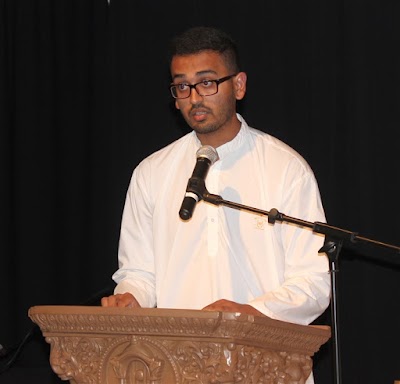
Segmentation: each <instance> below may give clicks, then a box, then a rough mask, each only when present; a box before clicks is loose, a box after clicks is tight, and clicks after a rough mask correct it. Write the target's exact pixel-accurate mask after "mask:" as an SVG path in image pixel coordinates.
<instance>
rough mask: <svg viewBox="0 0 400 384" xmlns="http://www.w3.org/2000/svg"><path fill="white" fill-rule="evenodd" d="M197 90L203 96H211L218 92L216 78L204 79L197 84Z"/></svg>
mask: <svg viewBox="0 0 400 384" xmlns="http://www.w3.org/2000/svg"><path fill="white" fill-rule="evenodd" d="M196 91H197V93H198V94H199V95H201V96H211V95H214V94H216V93H217V92H218V84H217V82H216V81H215V80H204V81H202V82H201V83H198V84H197V85H196Z"/></svg>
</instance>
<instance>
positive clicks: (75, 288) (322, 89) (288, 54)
mask: <svg viewBox="0 0 400 384" xmlns="http://www.w3.org/2000/svg"><path fill="white" fill-rule="evenodd" d="M399 16H400V2H398V1H396V0H393V1H385V0H380V1H377V0H375V1H372V0H341V1H339V0H336V1H326V0H325V1H324V0H321V1H299V0H296V1H295V0H293V1H289V0H286V1H285V0H273V1H271V0H260V1H236V0H229V1H227V0H213V1H211V0H203V1H194V0H186V1H181V0H179V1H178V0H174V1H173V0H171V1H170V0H168V1H151V0H150V1H140V0H135V1H128V0H111V4H110V5H109V4H108V2H107V1H105V0H101V1H100V0H97V1H96V0H92V1H88V0H57V1H51V0H0V177H1V179H0V290H1V292H2V308H3V310H2V311H1V316H0V321H1V324H0V344H1V345H2V346H3V347H4V348H11V349H12V348H13V347H15V346H17V345H18V343H19V342H20V341H21V340H22V339H23V338H24V336H25V335H27V334H28V333H29V332H30V330H31V329H32V325H33V323H32V322H31V321H30V319H29V318H28V309H29V308H30V307H31V306H34V305H48V304H57V305H75V304H89V305H98V304H99V298H100V297H101V296H102V295H103V294H106V293H108V292H111V290H112V288H113V283H112V281H111V275H112V273H113V272H114V271H115V269H116V268H117V246H118V237H119V225H120V219H121V213H122V207H123V202H124V199H125V193H126V188H127V186H128V182H129V179H130V176H131V172H132V170H133V168H134V167H135V166H136V165H137V163H138V162H139V161H140V160H141V159H142V158H143V157H145V156H146V155H148V154H150V153H151V152H153V151H155V150H156V149H159V148H161V147H162V146H164V145H166V144H168V143H169V142H171V141H172V140H174V139H176V138H178V137H180V136H181V135H182V134H183V133H185V132H187V128H186V127H185V125H184V123H183V121H182V119H181V118H180V116H179V113H178V112H177V111H175V110H174V108H173V103H172V101H171V99H170V96H169V93H168V87H167V86H168V84H169V73H168V65H167V60H166V52H167V43H168V40H169V39H170V37H172V36H173V35H174V34H176V33H177V32H180V31H182V30H184V29H186V28H187V27H189V26H193V25H201V24H203V25H212V26H217V27H221V28H223V29H225V30H226V31H227V32H229V33H230V34H231V35H232V36H233V37H234V38H235V39H236V40H237V42H238V45H239V49H240V52H241V59H242V69H243V70H244V71H246V72H247V74H248V90H247V94H246V97H245V99H244V100H243V101H241V102H240V104H239V111H240V113H242V114H243V116H244V117H245V119H246V120H247V122H248V123H249V124H250V125H251V126H254V127H256V128H258V129H260V130H263V131H266V132H269V133H271V134H273V135H275V136H277V137H279V138H280V139H282V140H284V141H285V142H287V143H288V144H289V145H291V146H292V147H294V148H295V149H296V150H297V151H299V152H300V153H301V154H302V155H303V156H304V157H305V158H306V160H307V161H308V162H309V163H310V165H311V167H312V168H313V169H314V171H315V174H316V177H317V179H318V182H319V185H320V189H321V194H322V198H323V203H324V207H325V211H326V216H327V219H328V222H329V223H330V224H331V225H334V226H337V227H339V228H344V229H347V230H350V231H354V232H357V233H359V235H361V236H363V237H366V238H368V239H373V240H378V241H381V242H384V243H387V244H392V245H395V246H398V245H400V238H399V225H398V217H399V216H400V207H399V203H398V197H399V192H400V187H399V182H398V176H399V172H398V166H399V151H398V139H399V132H398V130H399V127H400V124H399V123H400V119H399V111H400V81H399V77H400V76H399V73H400V72H399V67H400V60H399V59H400V54H399V47H400V41H399V40H400V31H399V28H400V27H399V25H400V24H399V22H398V20H399ZM249 203H250V204H251V202H249ZM271 208H273V207H271ZM283 213H284V212H283ZM278 225H279V224H278ZM399 258H400V255H399V252H398V251H397V252H395V251H393V250H388V249H386V248H384V247H380V246H376V245H370V244H365V243H364V242H359V243H357V244H353V245H351V244H350V245H349V244H345V246H344V248H343V249H342V251H341V253H340V259H339V273H338V286H339V296H338V298H339V310H340V311H339V320H340V321H339V329H340V345H341V355H342V359H341V361H342V378H343V383H344V384H357V383H360V384H361V383H362V384H377V383H379V384H393V381H394V380H395V379H400V352H399V345H400V331H399V326H398V324H399V318H398V312H399V305H400V304H399V303H400V259H399ZM320 321H321V323H329V322H330V317H329V316H328V315H327V314H325V315H324V316H323V317H322V318H321V319H320ZM330 348H331V343H328V344H326V345H325V346H323V348H322V349H321V351H320V352H319V353H318V354H317V355H316V357H315V363H314V364H315V370H316V379H317V380H319V381H317V384H318V383H320V384H329V383H330V382H331V380H332V375H333V374H332V364H331V359H332V357H331V349H330ZM3 351H4V350H3ZM48 353H49V349H48V345H47V344H46V343H45V342H44V340H43V338H42V336H41V334H40V332H37V330H35V331H33V332H32V336H31V337H30V339H29V341H28V342H27V343H26V345H25V346H24V348H23V349H22V352H21V354H20V355H18V358H17V359H16V361H15V363H14V364H12V365H11V367H10V368H9V369H8V370H6V372H5V373H3V374H0V383H4V384H5V383H14V384H15V383H40V384H46V383H56V382H59V381H60V380H59V379H58V378H57V376H56V375H55V374H53V373H52V372H51V370H50V368H49V362H48ZM1 361H2V362H4V359H3V360H1Z"/></svg>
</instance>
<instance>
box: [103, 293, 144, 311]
mask: <svg viewBox="0 0 400 384" xmlns="http://www.w3.org/2000/svg"><path fill="white" fill-rule="evenodd" d="M101 306H102V307H130V308H140V304H139V303H138V302H137V300H136V299H135V297H134V296H133V295H132V294H131V293H129V292H125V293H122V294H120V293H117V294H116V295H111V296H106V297H103V298H102V299H101Z"/></svg>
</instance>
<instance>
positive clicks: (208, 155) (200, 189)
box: [179, 145, 219, 220]
mask: <svg viewBox="0 0 400 384" xmlns="http://www.w3.org/2000/svg"><path fill="white" fill-rule="evenodd" d="M196 157H197V162H196V165H195V167H194V170H193V173H192V177H191V178H190V179H189V181H188V184H187V187H186V193H185V197H184V198H183V202H182V205H181V209H180V210H179V217H180V218H181V219H182V220H189V219H190V218H191V217H192V215H193V211H194V208H195V207H196V204H197V203H198V202H199V201H200V200H201V199H202V198H203V193H204V192H205V191H206V186H205V179H206V176H207V173H208V170H209V169H210V167H211V165H213V164H214V163H215V162H216V161H217V160H218V159H219V157H218V153H217V151H216V149H215V148H214V147H212V146H211V145H203V146H202V147H200V148H199V149H198V150H197V152H196Z"/></svg>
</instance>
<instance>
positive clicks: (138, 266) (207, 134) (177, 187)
mask: <svg viewBox="0 0 400 384" xmlns="http://www.w3.org/2000/svg"><path fill="white" fill-rule="evenodd" d="M170 71H171V76H172V83H171V87H170V89H171V93H172V96H173V97H174V98H175V106H176V108H177V109H179V110H180V112H181V113H182V115H183V117H184V119H185V120H186V122H187V124H188V125H189V126H190V127H191V128H192V130H193V131H192V132H190V133H189V134H187V135H185V136H183V137H181V138H180V139H178V140H176V141H175V142H173V143H171V144H170V145H168V146H166V147H165V148H163V149H161V150H159V151H157V152H155V153H153V154H152V155H150V156H149V157H147V158H146V159H144V160H143V161H142V162H141V163H140V164H139V165H138V166H137V167H136V169H135V170H134V172H133V175H132V179H131V183H130V186H129V190H128V193H127V196H126V202H125V208H124V213H123V218H122V224H121V235H120V245H119V256H118V257H119V269H118V270H117V271H116V272H115V274H114V275H113V279H114V280H115V282H116V283H117V286H116V289H115V292H114V295H112V296H109V297H104V298H103V299H102V305H103V306H118V307H127V306H128V307H155V306H157V307H159V308H182V309H205V310H215V311H231V312H242V313H246V314H252V315H260V316H263V315H266V316H269V317H271V318H273V319H278V320H282V321H287V322H293V323H297V324H309V323H311V322H312V321H313V320H314V319H316V318H317V317H318V316H319V315H321V314H322V313H323V312H324V310H325V309H326V308H327V306H328V304H329V297H330V278H329V273H328V270H329V268H328V260H327V257H326V256H325V255H323V254H318V251H319V249H320V248H321V247H322V245H323V240H324V239H323V237H322V236H320V235H318V234H314V233H313V232H312V231H311V230H309V229H306V228H301V227H299V226H295V225H291V224H290V225H289V224H285V223H276V224H274V225H272V224H269V223H268V218H267V217H265V216H262V215H258V214H254V213H250V212H247V211H243V210H241V211H239V210H235V209H232V208H228V207H222V206H217V205H214V204H210V203H207V202H204V201H200V202H199V203H198V204H197V206H196V208H195V211H194V213H193V216H192V218H191V219H190V220H188V221H184V220H181V219H180V217H179V215H178V212H179V209H180V206H181V204H182V200H183V197H184V193H185V191H186V186H187V182H188V179H189V178H190V176H191V174H192V172H193V169H194V166H195V162H196V152H197V150H198V149H199V148H200V147H201V146H204V145H210V146H212V147H214V148H216V150H217V153H218V157H219V159H218V160H217V161H216V162H215V163H214V164H213V165H212V166H211V167H210V169H209V172H208V175H207V178H206V186H207V191H209V192H210V193H211V194H216V195H219V196H221V197H222V198H224V199H225V200H229V201H233V202H236V203H240V204H243V205H248V206H252V207H256V208H259V209H261V210H270V209H272V208H276V209H278V211H280V212H282V213H284V214H285V215H288V216H292V217H297V218H301V219H303V220H307V221H311V222H315V221H325V216H324V211H323V207H322V204H321V199H320V193H319V190H318V186H317V182H316V180H315V177H314V174H313V172H312V170H311V169H310V167H309V165H308V164H307V163H306V161H305V160H304V159H303V158H302V157H301V156H300V155H299V154H298V153H297V152H296V151H295V150H293V149H292V148H291V147H289V146H288V145H286V144H284V143H283V142H281V141H279V140H278V139H276V138H274V137H272V136H270V135H268V134H266V133H264V132H261V131H258V130H256V129H254V128H251V127H249V126H248V125H247V124H246V121H245V120H244V119H243V117H242V116H240V115H239V114H238V113H237V112H236V103H237V101H238V100H241V99H243V97H244V96H245V93H246V81H247V76H246V73H244V72H241V71H240V69H239V64H238V57H237V51H236V46H235V43H234V42H233V41H232V39H231V38H230V37H229V36H227V35H226V34H225V33H223V32H221V31H219V30H216V29H214V28H207V27H196V28H192V29H189V30H188V31H186V32H184V33H183V34H182V35H181V36H178V37H176V38H175V39H174V40H173V45H172V53H171V59H170ZM311 382H312V381H311Z"/></svg>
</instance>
